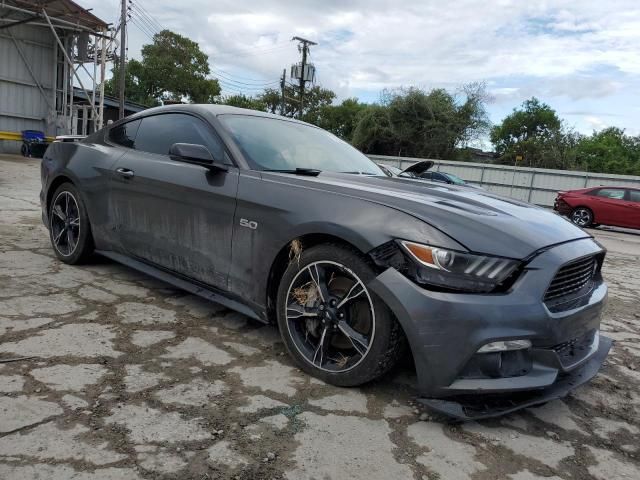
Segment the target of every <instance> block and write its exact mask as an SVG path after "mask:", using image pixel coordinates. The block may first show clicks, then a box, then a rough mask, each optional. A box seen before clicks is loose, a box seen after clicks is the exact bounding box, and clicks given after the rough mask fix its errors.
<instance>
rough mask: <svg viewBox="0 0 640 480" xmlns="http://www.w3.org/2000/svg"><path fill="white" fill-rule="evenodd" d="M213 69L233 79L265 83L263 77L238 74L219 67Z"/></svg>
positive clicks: (212, 69)
mask: <svg viewBox="0 0 640 480" xmlns="http://www.w3.org/2000/svg"><path fill="white" fill-rule="evenodd" d="M211 71H212V72H214V73H220V74H222V76H224V75H226V76H228V77H231V78H233V79H239V80H243V81H247V82H252V83H265V82H264V80H262V79H259V78H248V77H241V76H240V75H236V74H235V73H231V72H228V71H226V70H222V69H221V68H217V67H212V68H211Z"/></svg>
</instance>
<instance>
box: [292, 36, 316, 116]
mask: <svg viewBox="0 0 640 480" xmlns="http://www.w3.org/2000/svg"><path fill="white" fill-rule="evenodd" d="M291 40H297V41H298V42H300V43H299V44H298V48H299V49H300V51H301V52H302V69H301V71H300V87H299V88H300V112H299V115H300V116H302V110H303V108H304V85H305V83H306V82H307V79H306V77H305V73H306V72H305V70H306V66H307V54H308V53H309V45H317V43H316V42H312V41H311V40H307V39H306V38H302V37H293V38H292V39H291Z"/></svg>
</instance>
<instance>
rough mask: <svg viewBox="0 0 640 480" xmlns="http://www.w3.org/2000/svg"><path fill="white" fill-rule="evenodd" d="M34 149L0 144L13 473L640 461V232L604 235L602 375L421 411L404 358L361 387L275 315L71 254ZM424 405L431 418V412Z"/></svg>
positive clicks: (242, 473) (241, 472)
mask: <svg viewBox="0 0 640 480" xmlns="http://www.w3.org/2000/svg"><path fill="white" fill-rule="evenodd" d="M39 189H40V180H39V162H38V161H36V160H25V159H23V158H19V157H6V156H5V157H0V359H8V358H16V357H31V358H27V359H24V360H22V361H14V362H10V363H0V478H1V479H7V480H14V479H15V480H18V479H20V480H31V479H45V478H46V479H48V480H62V479H65V480H66V479H72V480H120V479H122V480H130V479H134V480H135V479H181V480H182V479H198V480H201V479H214V478H225V479H226V478H239V479H276V478H278V479H280V478H287V479H290V480H298V479H309V480H310V479H318V480H320V479H323V480H325V479H330V480H338V479H366V480H377V479H385V480H386V479H405V478H407V479H416V480H426V479H429V480H434V479H443V480H457V479H461V480H466V479H475V480H482V479H491V480H495V479H512V480H532V479H541V478H547V479H556V480H557V479H565V480H582V479H598V480H612V479H624V478H628V479H637V478H640V418H639V415H638V411H639V408H640V387H639V386H640V373H639V371H638V368H639V367H640V361H639V357H640V342H639V341H638V339H640V328H639V327H638V325H639V323H640V308H639V303H638V297H639V294H640V275H639V273H640V269H639V268H638V266H639V265H640V235H638V234H637V233H636V234H632V233H620V232H613V231H605V230H594V231H593V233H594V234H595V235H596V236H597V237H598V239H599V240H600V241H601V242H602V243H603V244H605V246H607V247H608V248H609V254H608V258H607V262H606V266H605V276H606V278H607V280H608V282H609V285H610V287H611V295H610V300H609V304H608V306H607V310H606V314H605V316H604V324H603V330H605V331H606V333H607V335H609V336H611V337H613V338H614V339H615V340H616V343H615V345H614V347H613V350H612V353H611V356H610V357H609V359H608V361H607V363H606V365H605V366H604V368H603V369H602V371H601V373H600V374H599V375H598V377H597V378H596V379H595V380H594V381H593V382H591V383H590V384H589V385H587V386H584V387H582V388H580V389H579V390H577V391H576V392H575V393H573V394H572V395H570V396H569V397H568V398H566V399H564V400H562V401H553V402H550V403H548V404H546V405H544V406H542V407H539V408H532V409H527V410H525V411H522V412H519V413H516V414H512V415H509V416H507V417H504V418H501V419H495V420H491V421H483V422H477V423H468V424H464V425H449V424H446V423H443V422H441V421H437V420H431V419H427V420H426V421H424V420H423V421H420V419H419V418H420V414H421V413H423V412H422V411H420V410H417V409H416V407H415V404H414V403H413V402H414V399H415V397H414V387H413V382H414V376H413V373H412V372H411V370H410V368H409V367H405V368H404V369H400V371H398V372H395V373H394V374H393V375H390V376H388V377H386V378H384V379H383V380H381V381H378V382H376V383H373V384H371V385H367V386H365V387H363V388H353V389H341V388H336V387H332V386H330V385H325V384H324V383H322V382H320V381H318V380H316V379H314V378H310V377H308V376H307V375H305V374H303V373H302V372H300V371H299V370H298V369H297V368H296V367H295V365H293V364H292V363H291V361H290V360H289V358H288V356H287V355H286V354H285V353H284V347H283V345H282V343H281V342H280V340H279V336H278V332H277V330H276V329H275V328H274V327H270V326H262V325H260V324H257V323H254V322H252V321H250V320H248V319H246V318H244V317H242V316H241V315H238V314H236V313H233V312H230V311H228V310H225V309H223V308H221V307H220V306H218V305H215V304H212V303H208V302H206V301H204V300H201V299H199V298H197V297H194V296H192V295H188V294H185V293H184V292H182V291H178V290H176V289H174V288H172V287H170V286H167V285H165V284H162V283H159V282H157V281H155V280H153V279H151V278H148V277H145V276H144V275H141V274H139V273H137V272H135V271H133V270H130V269H128V268H126V267H123V266H120V265H118V264H115V263H112V262H109V261H107V260H104V259H99V258H98V259H96V260H95V261H93V262H92V263H91V264H89V265H85V266H81V267H71V266H67V265H64V264H62V263H60V262H58V261H57V260H56V259H55V257H54V256H53V253H52V251H51V248H50V246H49V239H48V235H47V231H46V230H45V228H44V227H43V226H42V225H41V223H40V211H39V204H38V192H39ZM423 418H424V417H423Z"/></svg>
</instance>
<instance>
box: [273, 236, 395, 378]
mask: <svg viewBox="0 0 640 480" xmlns="http://www.w3.org/2000/svg"><path fill="white" fill-rule="evenodd" d="M374 277H375V272H374V271H373V269H372V268H371V267H370V266H369V265H368V264H367V263H366V262H365V261H364V259H363V258H362V257H361V256H360V255H359V254H358V253H356V252H354V251H351V250H348V249H346V248H343V247H341V246H338V245H331V244H327V245H318V246H316V247H312V248H309V249H308V250H305V251H303V252H302V254H301V256H300V258H299V259H297V260H293V261H291V262H290V264H289V266H288V268H287V270H286V271H285V273H284V275H283V277H282V280H281V282H280V286H279V288H278V325H279V327H280V332H281V335H282V338H283V340H284V342H285V345H286V347H287V350H288V351H289V353H290V354H291V356H292V357H293V358H294V359H295V360H296V361H297V363H298V364H299V365H300V367H301V368H302V369H303V370H304V371H306V372H307V373H309V374H311V375H314V376H316V377H318V378H320V379H322V380H324V381H326V382H328V383H331V384H334V385H339V386H353V385H360V384H362V383H365V382H368V381H370V380H373V379H374V378H376V377H379V376H380V375H382V374H384V373H385V372H387V371H388V370H390V369H391V368H392V367H393V366H394V365H395V364H396V363H397V361H398V359H399V358H400V356H401V355H402V353H403V351H404V344H405V342H404V336H403V333H402V330H401V328H400V325H399V324H398V322H397V321H396V319H395V318H394V317H393V315H392V314H391V312H390V311H389V309H388V308H387V306H386V305H385V304H384V303H383V302H382V300H381V299H380V298H378V297H377V296H376V295H375V294H374V293H373V292H372V291H370V290H369V289H368V288H367V284H368V282H369V281H370V280H372V279H373V278H374Z"/></svg>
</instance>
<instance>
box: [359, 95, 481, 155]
mask: <svg viewBox="0 0 640 480" xmlns="http://www.w3.org/2000/svg"><path fill="white" fill-rule="evenodd" d="M485 101H486V94H485V90H484V86H483V85H482V84H476V85H470V86H468V88H467V93H466V94H465V95H464V97H463V98H461V97H458V96H455V95H452V94H450V93H449V92H447V91H446V90H444V89H439V88H437V89H433V90H431V91H429V92H426V91H424V90H421V89H418V88H408V89H401V90H399V91H394V92H385V93H384V94H383V99H382V104H381V105H377V106H372V107H368V108H366V109H364V110H363V111H362V112H361V114H360V115H359V120H358V123H357V125H356V127H355V129H354V132H353V144H354V145H355V146H356V147H357V148H359V149H361V150H362V151H364V152H365V153H376V154H382V155H400V156H409V157H422V158H453V157H454V155H455V152H456V148H457V147H459V146H464V145H466V144H467V143H468V142H469V141H470V140H471V139H474V138H477V137H479V136H480V135H481V134H482V131H486V129H487V127H488V125H489V121H488V118H487V114H486V111H485V108H484V105H485Z"/></svg>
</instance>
